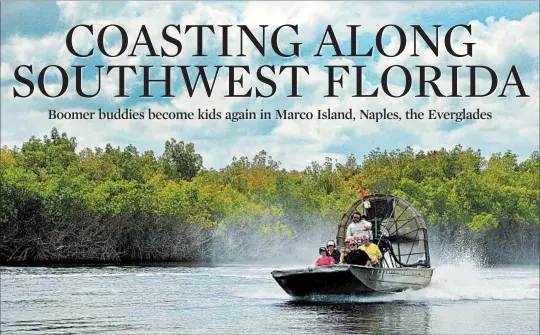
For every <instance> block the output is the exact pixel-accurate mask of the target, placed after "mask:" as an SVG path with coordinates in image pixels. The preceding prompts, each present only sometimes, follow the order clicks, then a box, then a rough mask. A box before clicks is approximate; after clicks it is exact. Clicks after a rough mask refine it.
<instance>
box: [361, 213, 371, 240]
mask: <svg viewBox="0 0 540 335" xmlns="http://www.w3.org/2000/svg"><path fill="white" fill-rule="evenodd" d="M360 223H361V224H362V225H363V233H364V234H367V235H368V237H369V239H370V240H371V241H373V232H372V231H371V222H369V221H368V220H367V216H365V215H362V220H361V221H360Z"/></svg>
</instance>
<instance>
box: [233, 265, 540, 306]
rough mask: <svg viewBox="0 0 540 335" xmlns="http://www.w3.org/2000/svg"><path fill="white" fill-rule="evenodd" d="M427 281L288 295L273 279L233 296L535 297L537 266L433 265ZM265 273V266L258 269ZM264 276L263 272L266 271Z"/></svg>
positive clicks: (340, 299) (324, 299)
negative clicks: (382, 289) (387, 289)
mask: <svg viewBox="0 0 540 335" xmlns="http://www.w3.org/2000/svg"><path fill="white" fill-rule="evenodd" d="M434 267H435V271H434V272H433V277H432V280H431V284H430V285H429V286H428V287H426V288H424V289H421V290H416V291H415V290H407V291H403V292H398V293H390V294H379V295H370V296H349V295H342V296H340V295H317V296H312V297H309V298H291V297H290V296H289V295H287V294H286V293H285V292H283V291H282V290H281V289H280V287H279V286H278V285H277V284H276V283H275V282H273V281H269V282H268V284H270V285H272V288H261V289H258V290H249V289H246V290H243V291H242V292H237V293H238V294H237V296H239V297H243V298H251V299H270V300H280V301H283V300H288V301H307V302H320V303H350V302H359V303H386V302H419V303H424V302H426V303H448V302H459V301H471V300H473V301H474V300H477V301H486V300H507V301H511V300H539V294H540V288H539V284H538V283H539V272H538V268H533V267H531V268H523V267H516V268H483V267H480V266H477V265H474V264H472V263H469V264H452V265H448V264H447V265H438V266H437V265H435V266H434ZM260 270H263V271H265V272H267V271H268V269H267V268H265V269H260ZM266 275H267V274H266Z"/></svg>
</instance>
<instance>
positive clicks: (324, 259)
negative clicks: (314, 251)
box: [315, 247, 336, 266]
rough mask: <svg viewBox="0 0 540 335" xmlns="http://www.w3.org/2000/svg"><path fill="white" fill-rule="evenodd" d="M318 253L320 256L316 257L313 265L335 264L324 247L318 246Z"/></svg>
mask: <svg viewBox="0 0 540 335" xmlns="http://www.w3.org/2000/svg"><path fill="white" fill-rule="evenodd" d="M319 255H321V257H319V258H317V261H316V262H315V266H324V265H334V264H336V261H334V258H333V257H330V255H328V250H326V248H325V247H320V248H319Z"/></svg>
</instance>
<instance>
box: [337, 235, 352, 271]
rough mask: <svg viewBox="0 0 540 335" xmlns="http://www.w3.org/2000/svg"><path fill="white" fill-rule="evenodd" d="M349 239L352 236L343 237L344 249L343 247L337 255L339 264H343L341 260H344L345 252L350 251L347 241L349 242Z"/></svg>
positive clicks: (350, 239)
mask: <svg viewBox="0 0 540 335" xmlns="http://www.w3.org/2000/svg"><path fill="white" fill-rule="evenodd" d="M351 241H352V237H350V236H347V237H346V238H345V249H343V252H342V253H341V255H340V256H339V264H343V261H344V260H345V256H347V254H348V253H349V252H350V250H349V243H351Z"/></svg>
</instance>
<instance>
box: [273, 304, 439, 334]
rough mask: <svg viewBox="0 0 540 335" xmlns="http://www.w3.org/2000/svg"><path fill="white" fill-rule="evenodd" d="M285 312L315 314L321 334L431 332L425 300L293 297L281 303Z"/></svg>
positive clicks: (315, 322) (428, 311)
mask: <svg viewBox="0 0 540 335" xmlns="http://www.w3.org/2000/svg"><path fill="white" fill-rule="evenodd" d="M279 307H280V308H282V309H283V310H284V312H285V313H292V314H298V313H305V312H308V313H313V314H315V315H316V318H314V319H313V324H312V326H313V327H314V328H316V329H317V331H318V332H321V333H326V332H327V333H330V334H332V333H335V332H338V333H364V334H369V333H374V334H390V333H397V334H404V333H407V332H411V329H414V334H428V329H429V324H430V310H429V306H428V305H427V304H425V303H412V304H411V303H405V302H390V303H380V302H375V303H369V302H368V303H361V304H360V303H358V302H357V301H354V300H353V301H349V302H341V303H335V302H317V301H315V302H314V301H301V300H292V301H287V302H284V303H282V304H279Z"/></svg>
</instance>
